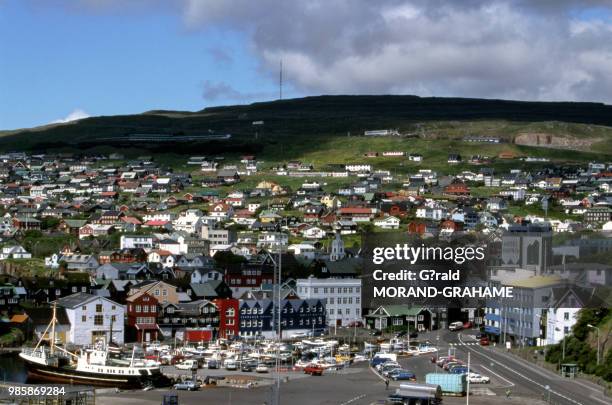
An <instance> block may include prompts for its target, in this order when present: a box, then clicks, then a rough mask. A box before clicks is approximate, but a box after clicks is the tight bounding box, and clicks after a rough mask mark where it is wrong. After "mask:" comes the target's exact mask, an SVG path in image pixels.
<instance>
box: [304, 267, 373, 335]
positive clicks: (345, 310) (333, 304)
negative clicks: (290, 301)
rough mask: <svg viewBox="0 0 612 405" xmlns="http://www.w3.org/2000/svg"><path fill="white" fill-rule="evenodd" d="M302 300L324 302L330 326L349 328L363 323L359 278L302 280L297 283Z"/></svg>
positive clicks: (311, 278) (313, 278) (312, 278)
mask: <svg viewBox="0 0 612 405" xmlns="http://www.w3.org/2000/svg"><path fill="white" fill-rule="evenodd" d="M296 291H297V294H298V295H299V297H300V298H302V299H311V298H318V299H321V300H323V301H324V302H325V303H326V304H325V308H326V310H327V324H328V325H329V326H335V325H337V326H347V325H348V324H350V323H351V322H354V321H362V319H363V318H362V314H361V279H358V278H315V277H309V278H300V279H297V281H296Z"/></svg>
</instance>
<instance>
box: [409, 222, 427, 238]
mask: <svg viewBox="0 0 612 405" xmlns="http://www.w3.org/2000/svg"><path fill="white" fill-rule="evenodd" d="M425 229H427V226H426V225H425V224H424V223H423V222H411V223H409V224H408V233H411V234H418V235H423V234H424V233H425Z"/></svg>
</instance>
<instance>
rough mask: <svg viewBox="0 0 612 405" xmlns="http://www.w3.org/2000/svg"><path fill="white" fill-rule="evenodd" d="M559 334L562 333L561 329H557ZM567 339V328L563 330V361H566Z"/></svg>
mask: <svg viewBox="0 0 612 405" xmlns="http://www.w3.org/2000/svg"><path fill="white" fill-rule="evenodd" d="M555 330H556V331H557V332H561V329H560V328H555ZM566 338H567V333H566V332H565V328H564V329H563V360H565V340H566Z"/></svg>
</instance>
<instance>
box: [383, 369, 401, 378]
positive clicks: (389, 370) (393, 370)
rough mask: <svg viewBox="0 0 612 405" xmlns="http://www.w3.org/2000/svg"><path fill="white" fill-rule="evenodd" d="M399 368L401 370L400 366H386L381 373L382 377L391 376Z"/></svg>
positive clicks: (398, 370)
mask: <svg viewBox="0 0 612 405" xmlns="http://www.w3.org/2000/svg"><path fill="white" fill-rule="evenodd" d="M401 370H403V369H402V368H401V367H395V368H388V369H386V370H384V371H383V372H382V373H381V374H382V375H383V377H391V374H393V373H397V372H400V371H401Z"/></svg>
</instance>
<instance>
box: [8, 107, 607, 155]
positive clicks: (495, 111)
mask: <svg viewBox="0 0 612 405" xmlns="http://www.w3.org/2000/svg"><path fill="white" fill-rule="evenodd" d="M253 121H264V125H261V126H253ZM386 128H394V129H398V130H399V131H400V132H401V133H402V134H404V135H408V136H413V137H416V138H419V140H436V141H439V140H448V141H450V142H453V140H455V139H457V138H460V137H462V136H465V135H467V134H475V135H490V136H499V137H501V138H503V139H505V140H507V141H508V142H510V143H513V142H514V140H515V139H517V140H520V142H521V143H522V144H524V145H526V146H530V145H537V144H539V146H549V147H554V148H561V149H574V150H583V151H591V150H595V151H597V152H598V153H612V146H611V145H612V142H610V141H611V140H612V106H607V105H604V104H599V103H569V102H523V101H504V100H484V99H462V98H438V97H428V98H423V97H416V96H318V97H306V98H299V99H290V100H278V101H271V102H260V103H253V104H249V105H238V106H226V107H212V108H206V109H203V110H201V111H196V112H186V111H166V110H157V111H148V112H145V113H142V114H135V115H118V116H101V117H91V118H87V119H83V120H80V121H77V122H72V123H67V124H54V125H48V126H44V127H38V128H31V129H22V130H16V131H4V132H1V133H0V149H1V150H9V149H27V150H33V151H42V150H54V149H66V148H71V149H77V150H79V149H80V150H85V149H90V148H99V147H106V148H109V147H120V148H122V150H126V148H127V152H129V151H130V148H134V149H135V150H136V151H142V148H143V147H144V148H147V149H149V150H150V151H152V152H155V151H160V150H161V151H164V150H166V151H167V149H168V145H167V144H164V145H161V146H160V145H155V144H147V145H134V144H133V143H132V144H128V143H126V142H123V143H122V140H125V137H126V135H128V134H133V133H156V134H186V135H190V134H206V133H230V134H232V135H233V137H232V140H231V141H226V142H219V141H215V142H200V143H185V144H180V143H176V144H173V145H172V149H173V151H174V152H176V153H190V154H192V153H226V152H236V153H241V152H242V153H245V152H257V153H259V152H262V151H265V150H268V149H270V150H273V151H275V152H276V151H277V150H278V149H279V148H278V144H279V143H283V144H287V145H289V147H288V148H287V149H286V150H285V153H289V154H291V153H292V149H293V148H292V146H291V145H292V144H299V145H300V149H299V153H300V155H302V154H304V153H306V154H307V153H311V152H312V153H316V152H317V151H319V150H320V149H321V147H322V146H323V145H324V143H326V142H332V145H330V146H334V147H335V145H333V142H334V141H333V140H334V139H345V138H346V137H347V135H348V134H349V133H350V134H351V143H353V142H357V141H355V140H356V139H362V138H358V137H356V135H363V131H364V130H368V129H386ZM256 133H257V137H256V136H255V135H256ZM109 138H110V139H111V140H113V141H109ZM542 139H544V140H545V141H544V142H542ZM550 140H552V141H551V142H550V144H549V145H546V144H545V143H546V142H547V141H550ZM340 142H341V143H342V145H345V144H346V143H345V142H346V141H345V140H342V141H340ZM361 142H362V143H363V142H364V141H361ZM367 142H370V140H368V141H367ZM372 142H374V143H375V142H380V141H374V140H373V141H372ZM109 145H110V146H109ZM275 145H276V146H275ZM362 147H363V148H364V149H367V148H368V145H367V144H365V145H362ZM449 147H451V148H452V147H453V145H452V144H451V145H449ZM517 147H518V145H517ZM513 148H514V146H513ZM425 149H427V148H425ZM313 159H315V157H314V156H313Z"/></svg>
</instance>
